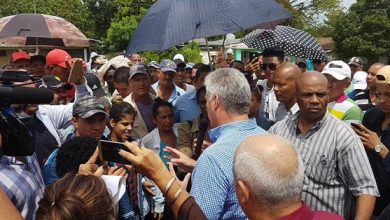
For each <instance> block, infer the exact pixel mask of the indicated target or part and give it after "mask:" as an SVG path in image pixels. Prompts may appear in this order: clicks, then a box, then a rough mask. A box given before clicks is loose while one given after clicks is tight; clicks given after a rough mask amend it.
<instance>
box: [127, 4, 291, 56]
mask: <svg viewBox="0 0 390 220" xmlns="http://www.w3.org/2000/svg"><path fill="white" fill-rule="evenodd" d="M288 18H291V14H290V13H288V12H287V10H285V9H284V8H282V7H281V6H280V5H279V4H277V3H276V2H275V1H274V0H159V1H158V2H156V3H155V4H153V5H152V7H151V8H150V9H149V11H148V13H147V14H146V15H145V17H144V18H143V19H142V21H141V22H140V23H139V25H138V28H137V30H136V31H135V33H134V34H133V37H132V39H131V41H130V43H129V45H128V47H127V54H132V53H135V52H139V51H163V50H166V49H169V48H171V47H173V46H176V45H179V44H181V43H183V42H186V41H189V40H192V39H196V38H203V37H210V36H217V35H224V34H227V33H235V32H239V31H243V30H245V29H249V28H259V27H263V28H264V27H272V26H275V25H276V24H278V23H280V22H281V21H283V20H285V19H288Z"/></svg>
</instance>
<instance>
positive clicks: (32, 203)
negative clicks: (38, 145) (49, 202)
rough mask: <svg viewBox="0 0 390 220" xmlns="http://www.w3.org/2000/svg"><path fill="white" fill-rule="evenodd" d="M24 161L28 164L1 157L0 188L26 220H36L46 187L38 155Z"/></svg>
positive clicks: (12, 158)
mask: <svg viewBox="0 0 390 220" xmlns="http://www.w3.org/2000/svg"><path fill="white" fill-rule="evenodd" d="M24 159H25V160H26V163H22V162H20V161H18V160H16V159H15V157H8V156H0V187H1V188H2V189H3V190H4V192H5V193H6V194H7V196H8V198H9V199H10V200H11V202H12V203H13V204H14V205H15V206H16V208H17V209H18V210H19V212H20V213H21V214H22V216H23V218H24V219H35V212H36V211H37V209H38V202H39V200H41V198H42V197H43V191H44V187H45V185H44V184H43V178H42V174H41V170H40V168H39V164H38V161H37V157H36V155H35V154H34V155H32V156H28V157H24Z"/></svg>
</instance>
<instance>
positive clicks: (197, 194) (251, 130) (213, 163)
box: [191, 119, 266, 219]
mask: <svg viewBox="0 0 390 220" xmlns="http://www.w3.org/2000/svg"><path fill="white" fill-rule="evenodd" d="M255 134H266V131H264V130H263V129H261V128H260V127H258V126H257V125H256V121H255V120H254V119H250V120H245V121H237V122H233V123H229V124H225V125H222V126H220V127H217V128H214V129H211V130H210V131H209V135H210V138H211V139H212V140H213V142H214V144H212V145H211V146H210V147H208V148H207V149H206V150H205V151H204V152H203V153H202V154H201V155H200V157H199V159H198V162H197V163H196V167H195V170H194V172H193V174H192V189H191V195H192V196H194V198H195V200H196V202H197V203H198V204H199V207H200V208H201V209H202V211H203V212H204V214H205V215H206V217H207V219H247V217H246V216H245V214H244V212H243V211H242V209H241V207H240V204H239V203H238V200H237V196H236V191H235V189H234V178H233V156H234V152H235V151H236V149H237V147H238V145H239V144H240V143H241V141H243V140H244V139H245V138H247V137H248V136H251V135H255Z"/></svg>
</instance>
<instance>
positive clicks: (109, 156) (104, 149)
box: [99, 140, 131, 164]
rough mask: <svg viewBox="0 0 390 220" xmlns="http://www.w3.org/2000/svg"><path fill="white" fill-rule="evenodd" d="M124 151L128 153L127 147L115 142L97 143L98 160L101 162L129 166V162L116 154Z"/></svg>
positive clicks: (102, 141)
mask: <svg viewBox="0 0 390 220" xmlns="http://www.w3.org/2000/svg"><path fill="white" fill-rule="evenodd" d="M119 150H124V151H127V152H130V151H129V149H127V147H126V146H125V145H124V144H123V143H121V142H115V141H105V140H100V141H99V158H100V160H102V161H108V162H115V163H120V164H131V163H130V162H129V161H127V160H126V159H124V158H123V157H121V156H120V155H119V154H118V152H119Z"/></svg>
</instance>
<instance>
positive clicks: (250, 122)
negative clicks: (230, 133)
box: [209, 118, 257, 143]
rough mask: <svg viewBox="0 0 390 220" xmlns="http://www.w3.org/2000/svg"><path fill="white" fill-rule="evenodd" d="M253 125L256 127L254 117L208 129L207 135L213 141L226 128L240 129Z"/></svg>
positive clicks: (252, 126) (250, 127) (249, 127)
mask: <svg viewBox="0 0 390 220" xmlns="http://www.w3.org/2000/svg"><path fill="white" fill-rule="evenodd" d="M254 127H257V124H256V120H255V119H254V118H251V119H248V120H243V121H235V122H231V123H227V124H223V125H221V126H218V127H216V128H213V129H210V130H209V136H210V139H211V141H212V142H213V143H214V142H215V141H216V140H218V138H219V137H220V136H221V135H222V134H223V133H224V131H226V130H230V129H234V130H237V131H242V130H248V129H252V128H254Z"/></svg>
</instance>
